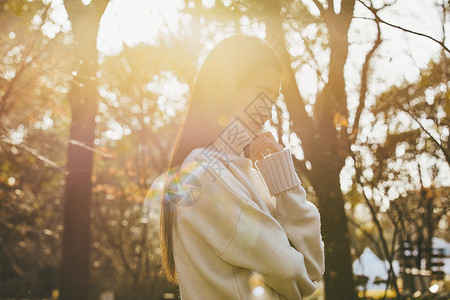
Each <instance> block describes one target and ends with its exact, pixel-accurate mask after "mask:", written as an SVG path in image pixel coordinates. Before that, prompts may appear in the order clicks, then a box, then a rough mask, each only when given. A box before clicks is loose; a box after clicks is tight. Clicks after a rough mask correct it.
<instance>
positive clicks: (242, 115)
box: [233, 69, 281, 139]
mask: <svg viewBox="0 0 450 300" xmlns="http://www.w3.org/2000/svg"><path fill="white" fill-rule="evenodd" d="M280 80H281V75H280V72H279V71H278V70H276V69H266V70H264V71H262V72H260V73H259V74H258V75H257V76H255V77H254V78H253V79H252V80H251V81H249V82H248V83H247V84H246V85H245V86H243V87H242V88H241V89H240V90H239V91H238V92H237V94H236V96H235V98H234V99H233V100H234V101H235V110H234V115H233V117H238V119H239V121H241V123H243V124H242V125H244V127H246V129H247V131H248V134H249V135H250V137H251V138H252V139H254V138H255V137H256V135H257V134H258V133H259V132H260V131H261V129H262V126H263V125H264V123H265V122H266V121H267V120H269V119H270V118H272V106H273V104H275V101H276V99H277V98H278V95H279V93H280Z"/></svg>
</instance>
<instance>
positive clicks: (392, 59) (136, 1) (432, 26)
mask: <svg viewBox="0 0 450 300" xmlns="http://www.w3.org/2000/svg"><path fill="white" fill-rule="evenodd" d="M84 2H88V1H86V0H85V1H84ZM214 2H215V1H214V0H206V1H205V0H204V1H203V3H204V5H208V6H211V5H213V4H214ZM229 2H230V1H229ZM229 2H228V3H229ZM304 2H305V3H307V4H309V6H310V7H312V8H313V7H314V5H313V4H312V2H311V0H306V1H304ZM335 2H339V1H335ZM383 2H384V1H377V0H375V1H374V3H375V6H377V5H379V3H383ZM185 5H186V4H185V2H184V1H181V0H110V3H109V4H108V7H107V8H106V11H105V13H104V15H103V17H102V19H101V22H100V29H99V32H98V46H97V47H98V50H99V51H100V52H101V53H103V54H104V55H114V54H117V53H119V52H120V51H121V49H122V47H123V43H126V44H127V45H129V46H133V45H137V44H139V43H149V44H155V43H156V41H157V40H158V38H159V37H161V36H164V35H174V36H177V35H180V34H190V32H189V24H190V16H189V15H186V14H184V13H182V12H180V10H181V9H183V8H184V6H185ZM187 5H189V6H193V5H194V4H193V2H188V4H187ZM435 5H436V4H435V1H431V0H428V1H421V0H398V1H397V3H396V4H395V5H393V6H392V7H389V8H386V9H385V10H383V11H382V12H380V16H381V17H382V18H383V19H384V20H386V21H389V22H390V23H393V24H396V25H400V26H403V27H405V28H409V29H412V30H414V31H417V32H422V33H425V34H428V35H431V36H433V37H434V38H436V39H438V40H442V25H441V24H442V22H441V19H440V18H441V17H440V15H439V11H438V8H437V7H435ZM53 6H54V10H55V11H54V15H53V18H54V19H57V20H58V23H59V24H64V25H63V27H67V14H66V12H65V10H64V8H63V6H62V1H61V0H54V1H53ZM337 9H338V8H337ZM313 12H314V11H313ZM315 13H318V12H315ZM354 15H355V16H358V17H370V18H372V17H373V16H372V15H371V13H370V12H368V11H367V9H366V8H364V7H363V6H362V5H361V4H359V3H357V4H356V7H355V12H354ZM240 25H241V30H242V32H244V33H248V34H254V35H257V36H259V37H261V38H264V37H265V33H264V27H263V26H261V24H255V23H253V22H250V20H249V19H248V18H242V19H241V21H240ZM448 25H449V24H447V30H446V32H447V34H448V33H449V32H450V28H448V27H449V26H448ZM205 26H213V24H212V25H211V24H206V25H205ZM69 27H70V25H69ZM375 30H376V28H375V25H374V24H373V22H372V21H368V20H362V19H354V20H353V21H352V24H351V27H350V30H349V41H350V43H351V45H350V48H349V57H348V61H347V64H346V67H345V79H346V85H347V93H348V103H349V110H350V112H351V117H350V120H352V118H353V115H354V113H355V110H356V106H357V99H358V88H359V81H360V75H359V72H360V68H361V65H362V62H363V60H364V58H365V55H366V53H367V51H368V50H369V49H370V48H371V46H372V44H373V41H374V39H375V34H376V31H375ZM50 31H51V30H50ZM233 32H234V29H233V28H230V31H227V32H224V31H218V32H217V33H216V34H215V36H214V41H210V42H209V43H207V44H206V45H205V49H204V52H203V53H200V57H199V65H200V63H201V61H202V59H203V58H204V57H205V56H206V54H207V53H208V51H209V50H211V49H212V48H213V47H214V45H215V44H216V43H217V42H219V41H220V40H221V39H223V38H224V37H226V36H228V35H230V34H232V33H233ZM382 38H383V43H382V45H381V46H380V47H379V49H378V51H377V52H376V57H375V59H374V60H373V64H372V68H373V70H374V71H373V73H372V75H371V80H370V83H369V90H370V92H369V94H368V96H367V105H366V106H369V105H371V104H372V103H373V102H374V98H375V96H376V95H377V94H379V93H381V92H382V91H384V90H386V89H387V88H388V87H390V86H392V85H393V84H400V83H401V82H402V81H404V80H407V81H413V80H415V79H416V78H417V77H418V75H419V72H420V69H423V68H426V66H427V64H428V63H429V61H430V59H432V58H434V59H436V58H437V57H438V56H439V53H440V50H441V49H440V46H439V45H437V44H436V43H434V42H432V41H431V40H429V39H426V38H423V37H418V36H415V35H411V34H408V33H405V32H403V31H400V30H398V29H394V28H391V27H388V26H386V25H382ZM449 38H450V36H447V47H449V43H448V40H449ZM300 39H301V38H300V36H299V35H298V34H297V33H296V32H294V31H292V32H289V33H288V34H287V43H288V46H289V51H290V53H291V54H292V55H293V56H300V55H302V54H304V51H305V49H303V48H302V46H301V43H298V42H297V41H300ZM323 55H328V54H327V53H324V54H323ZM316 60H317V61H318V63H319V64H324V65H325V66H326V64H327V63H328V62H327V59H323V58H322V57H317V58H316ZM312 72H314V70H312V69H311V68H309V67H308V66H304V67H301V68H299V70H298V72H297V74H296V79H297V83H298V85H299V88H300V92H301V94H302V96H303V97H304V98H305V99H306V100H307V101H308V103H309V104H310V105H307V110H308V111H312V105H313V104H314V99H315V96H316V92H317V90H318V89H320V88H321V87H322V86H323V84H321V83H320V82H319V83H318V82H317V81H316V80H315V79H314V78H315V76H310V75H311V74H312ZM166 82H169V86H167V84H166V85H165V86H161V91H162V92H163V93H164V91H166V92H167V91H171V93H170V95H167V94H166V95H162V97H165V98H167V99H169V100H170V98H180V97H186V94H187V92H188V91H187V90H186V85H185V84H181V83H179V82H178V81H177V80H170V81H166ZM311 113H312V112H311ZM399 120H400V122H403V123H404V124H405V128H408V127H413V128H416V127H418V125H417V124H416V123H413V122H410V121H409V119H408V118H407V116H406V115H399ZM371 121H372V120H371V115H369V114H367V115H363V117H362V118H361V122H362V125H364V124H366V125H367V124H370V122H371ZM377 126H378V125H376V126H375V127H370V126H363V128H365V129H364V130H363V132H362V134H363V135H365V136H367V137H368V139H369V140H371V141H377V140H382V139H383V138H384V133H385V131H386V128H383V127H382V126H378V127H377ZM430 130H431V131H434V130H433V129H432V128H430ZM121 134H122V133H121V130H120V129H117V130H116V131H114V130H112V131H111V132H110V136H111V138H119V137H120V136H121ZM294 153H295V155H296V157H297V158H302V156H303V155H302V153H301V151H299V150H298V149H294ZM420 163H421V165H422V167H424V169H425V170H426V169H427V166H429V165H430V163H431V161H430V159H429V158H426V157H425V156H423V157H421V159H420ZM351 165H352V162H351V160H349V161H348V163H347V165H346V166H345V167H344V169H343V171H342V174H341V175H342V176H341V185H342V188H343V190H344V191H346V190H348V185H349V184H350V183H351V180H350V178H351ZM441 168H442V170H441V171H442V172H441V177H440V178H436V179H435V180H436V183H437V182H441V184H444V185H450V170H449V168H448V166H447V165H446V164H441ZM410 172H412V173H414V174H417V176H418V173H417V169H416V168H411V169H410ZM423 175H424V184H425V186H429V185H430V184H431V174H429V173H427V172H426V171H425V174H423ZM402 189H403V190H404V187H399V192H400V193H401V192H402ZM396 196H398V195H390V198H395V197H396Z"/></svg>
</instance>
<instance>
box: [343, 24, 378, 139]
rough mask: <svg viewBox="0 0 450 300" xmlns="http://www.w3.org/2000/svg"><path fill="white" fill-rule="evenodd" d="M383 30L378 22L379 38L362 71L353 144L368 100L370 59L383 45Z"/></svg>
mask: <svg viewBox="0 0 450 300" xmlns="http://www.w3.org/2000/svg"><path fill="white" fill-rule="evenodd" d="M381 42H382V40H381V30H380V23H379V22H377V38H376V40H375V43H374V44H373V46H372V49H370V51H369V52H368V53H367V55H366V59H365V61H364V64H363V67H362V71H361V87H360V92H359V104H358V108H357V110H356V115H355V121H354V122H353V128H352V133H351V137H350V141H351V144H353V143H354V142H355V141H356V137H357V136H358V127H359V120H360V118H361V113H362V110H363V109H364V106H365V102H366V101H365V100H366V93H367V78H368V72H369V66H370V61H371V59H372V57H373V55H374V53H375V51H376V50H377V48H378V47H379V46H380V45H381Z"/></svg>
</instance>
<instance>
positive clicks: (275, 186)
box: [255, 148, 301, 196]
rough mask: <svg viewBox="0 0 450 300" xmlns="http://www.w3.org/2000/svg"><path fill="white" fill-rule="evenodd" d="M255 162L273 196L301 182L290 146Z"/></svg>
mask: <svg viewBox="0 0 450 300" xmlns="http://www.w3.org/2000/svg"><path fill="white" fill-rule="evenodd" d="M255 164H256V167H257V168H258V170H259V172H260V173H261V175H262V176H263V178H264V181H265V182H266V183H267V187H268V188H269V192H270V194H271V195H272V196H273V195H276V194H278V193H281V192H283V191H285V190H288V189H290V188H292V187H294V186H297V185H299V184H301V181H300V179H299V178H298V176H297V173H296V172H295V169H294V162H293V161H292V156H291V152H290V150H289V148H284V149H283V150H281V151H279V152H276V153H273V154H270V155H268V156H266V157H264V158H263V159H261V160H257V161H256V163H255Z"/></svg>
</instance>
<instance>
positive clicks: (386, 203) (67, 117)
mask: <svg viewBox="0 0 450 300" xmlns="http://www.w3.org/2000/svg"><path fill="white" fill-rule="evenodd" d="M449 9H450V5H449V1H446V0H426V1H419V0H397V1H395V0H342V1H340V0H334V1H333V0H295V1H294V0H292V1H287V0H272V1H268V0H265V1H261V0H260V1H251V0H248V1H232V0H223V1H214V0H203V1H181V0H110V1H107V0H91V1H89V0H83V1H80V0H77V1H75V0H72V1H62V0H53V1H52V0H42V1H40V0H14V1H8V0H0V41H1V42H0V52H1V55H0V298H1V299H77V300H78V299H103V300H113V299H136V300H137V299H177V298H178V297H179V295H178V287H177V286H174V285H171V284H169V283H167V282H166V281H165V280H164V278H163V277H162V276H161V273H160V267H161V264H160V250H159V218H158V203H157V197H155V194H154V192H152V191H151V190H149V188H150V186H151V185H152V183H153V182H154V181H155V179H156V178H157V177H158V176H159V175H160V174H162V173H163V172H164V171H166V170H165V166H166V163H167V159H168V155H169V153H170V150H171V147H172V146H173V141H174V139H175V135H176V132H177V129H178V128H179V126H180V125H181V121H182V117H183V113H184V111H185V109H186V102H187V100H188V99H189V95H190V93H191V91H192V87H193V84H194V82H195V76H196V73H197V71H198V69H199V67H200V66H201V64H202V62H203V60H204V59H205V57H206V55H207V53H208V52H209V51H210V50H211V49H212V48H213V47H214V45H216V44H217V43H218V42H219V41H220V40H221V39H223V38H225V37H227V36H229V35H231V34H233V33H239V32H240V33H245V34H249V35H255V36H258V37H260V38H261V39H265V40H266V41H268V42H269V43H270V44H271V45H273V47H274V49H275V50H276V51H277V53H278V54H279V55H280V57H281V58H282V59H283V61H284V63H285V64H286V66H288V68H289V76H290V79H291V85H290V86H287V87H284V88H283V89H282V93H281V94H280V97H279V98H278V100H277V103H276V108H274V117H273V119H272V120H270V122H267V123H266V125H265V129H266V130H270V131H272V132H273V133H274V135H275V136H276V137H277V139H278V140H279V141H280V143H282V144H284V146H286V147H289V148H290V149H291V151H292V153H293V154H294V155H293V157H294V163H295V167H296V169H297V173H298V174H299V177H300V179H301V181H302V184H303V186H304V187H305V189H306V190H307V193H308V200H309V201H311V202H313V203H315V204H316V205H317V206H318V207H319V210H320V213H321V219H322V234H323V235H324V242H325V248H326V249H325V250H326V260H327V266H326V273H325V275H324V278H323V279H322V280H321V282H320V283H319V288H318V290H317V292H316V293H315V294H314V295H313V296H311V297H310V299H327V300H330V299H336V300H344V299H448V297H449V291H450V287H449V280H450V279H449V276H450V244H449V241H450V234H449V231H448V226H449V222H450V219H449V209H448V208H449V191H450V188H449V187H450V167H449V163H450V147H449V146H450V141H449V130H450V128H449V126H450V119H449V114H450V89H449V80H450V68H449V63H450V59H449V57H450V56H449V48H450V42H449V38H450V10H449ZM254 296H255V299H266V298H261V297H263V296H264V293H261V290H260V289H259V290H258V293H257V294H255V295H254ZM258 297H260V298H258Z"/></svg>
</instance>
